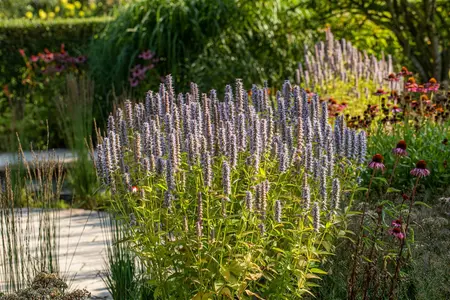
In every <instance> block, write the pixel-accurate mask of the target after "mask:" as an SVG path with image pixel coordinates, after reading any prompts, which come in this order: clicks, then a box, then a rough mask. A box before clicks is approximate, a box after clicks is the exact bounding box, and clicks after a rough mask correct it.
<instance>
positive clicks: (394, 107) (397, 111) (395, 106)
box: [392, 105, 402, 114]
mask: <svg viewBox="0 0 450 300" xmlns="http://www.w3.org/2000/svg"><path fill="white" fill-rule="evenodd" d="M392 112H393V113H394V114H398V113H401V112H402V109H401V108H400V107H398V106H397V105H394V106H393V107H392Z"/></svg>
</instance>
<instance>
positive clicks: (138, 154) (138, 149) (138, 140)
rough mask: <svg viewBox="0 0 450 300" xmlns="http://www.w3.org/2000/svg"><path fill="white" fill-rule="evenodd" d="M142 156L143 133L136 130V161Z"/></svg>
mask: <svg viewBox="0 0 450 300" xmlns="http://www.w3.org/2000/svg"><path fill="white" fill-rule="evenodd" d="M141 157H142V143H141V134H140V133H139V132H136V133H135V134H134V161H135V162H136V163H139V162H140V161H141Z"/></svg>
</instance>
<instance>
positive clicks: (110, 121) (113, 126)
mask: <svg viewBox="0 0 450 300" xmlns="http://www.w3.org/2000/svg"><path fill="white" fill-rule="evenodd" d="M107 129H108V132H111V131H112V132H116V122H115V120H114V117H113V115H112V114H111V115H109V117H108V125H107Z"/></svg>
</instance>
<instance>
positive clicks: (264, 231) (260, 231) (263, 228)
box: [258, 223, 266, 236]
mask: <svg viewBox="0 0 450 300" xmlns="http://www.w3.org/2000/svg"><path fill="white" fill-rule="evenodd" d="M258 227H259V233H260V234H261V236H264V235H265V233H266V226H264V223H260V224H259V225H258Z"/></svg>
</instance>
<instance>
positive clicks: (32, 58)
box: [30, 55, 39, 62]
mask: <svg viewBox="0 0 450 300" xmlns="http://www.w3.org/2000/svg"><path fill="white" fill-rule="evenodd" d="M30 60H31V61H32V62H37V61H38V60H39V56H37V55H31V57H30Z"/></svg>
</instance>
